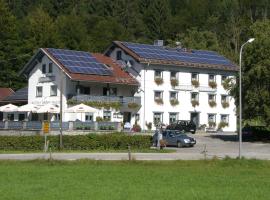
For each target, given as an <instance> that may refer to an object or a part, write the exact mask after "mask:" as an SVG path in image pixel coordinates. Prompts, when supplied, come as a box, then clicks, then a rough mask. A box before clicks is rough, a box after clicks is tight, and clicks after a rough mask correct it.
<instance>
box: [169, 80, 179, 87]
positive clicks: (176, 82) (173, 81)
mask: <svg viewBox="0 0 270 200" xmlns="http://www.w3.org/2000/svg"><path fill="white" fill-rule="evenodd" d="M171 86H172V87H176V86H178V80H177V79H175V78H172V79H171Z"/></svg>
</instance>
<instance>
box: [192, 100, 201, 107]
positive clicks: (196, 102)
mask: <svg viewBox="0 0 270 200" xmlns="http://www.w3.org/2000/svg"><path fill="white" fill-rule="evenodd" d="M191 104H192V106H193V107H196V106H199V101H197V100H195V99H193V100H191Z"/></svg>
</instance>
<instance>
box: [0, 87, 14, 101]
mask: <svg viewBox="0 0 270 200" xmlns="http://www.w3.org/2000/svg"><path fill="white" fill-rule="evenodd" d="M13 93H14V91H13V90H12V89H11V88H0V101H1V100H3V99H4V98H6V97H8V96H9V95H11V94H13Z"/></svg>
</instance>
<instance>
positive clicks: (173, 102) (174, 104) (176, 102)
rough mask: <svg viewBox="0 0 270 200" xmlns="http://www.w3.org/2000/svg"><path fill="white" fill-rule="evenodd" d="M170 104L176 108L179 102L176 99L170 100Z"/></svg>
mask: <svg viewBox="0 0 270 200" xmlns="http://www.w3.org/2000/svg"><path fill="white" fill-rule="evenodd" d="M170 103H171V105H172V106H176V105H178V104H179V101H178V99H170Z"/></svg>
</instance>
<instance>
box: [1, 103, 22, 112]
mask: <svg viewBox="0 0 270 200" xmlns="http://www.w3.org/2000/svg"><path fill="white" fill-rule="evenodd" d="M17 111H18V106H15V105H13V104H7V105H4V106H1V107H0V112H17Z"/></svg>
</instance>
